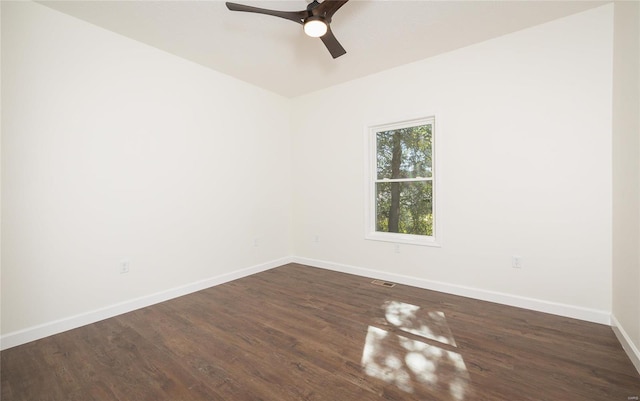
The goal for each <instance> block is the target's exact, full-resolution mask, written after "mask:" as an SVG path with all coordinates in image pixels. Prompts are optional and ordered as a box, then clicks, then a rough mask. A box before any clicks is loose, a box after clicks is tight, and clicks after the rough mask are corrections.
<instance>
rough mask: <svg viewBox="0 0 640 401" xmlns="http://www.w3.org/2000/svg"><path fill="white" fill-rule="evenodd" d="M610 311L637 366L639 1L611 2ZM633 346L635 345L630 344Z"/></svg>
mask: <svg viewBox="0 0 640 401" xmlns="http://www.w3.org/2000/svg"><path fill="white" fill-rule="evenodd" d="M613 67H614V70H613V72H614V74H613V77H614V79H613V305H612V307H613V309H612V310H613V316H614V323H615V324H616V326H617V329H618V330H619V331H617V334H618V336H619V337H620V338H621V342H622V343H623V345H625V346H626V347H627V348H628V352H629V353H630V354H631V355H634V354H635V358H632V360H634V362H635V363H636V367H637V368H638V371H640V351H638V350H640V291H638V289H639V288H640V251H639V249H640V215H639V213H640V5H639V3H637V2H617V3H616V4H615V31H614V52H613ZM634 348H635V349H634Z"/></svg>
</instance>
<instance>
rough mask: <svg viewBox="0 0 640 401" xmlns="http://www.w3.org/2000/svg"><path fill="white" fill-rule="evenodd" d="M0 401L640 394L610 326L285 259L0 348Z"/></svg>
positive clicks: (535, 399) (561, 400)
mask: <svg viewBox="0 0 640 401" xmlns="http://www.w3.org/2000/svg"><path fill="white" fill-rule="evenodd" d="M1 360H2V366H1V369H2V370H1V376H2V380H1V385H2V392H1V395H2V401H17V400H25V401H39V400H65V401H67V400H78V401H80V400H81V401H91V400H100V401H104V400H136V401H138V400H149V401H159V400H167V401H188V400H194V401H196V400H198V401H199V400H207V401H210V400H227V401H234V400H251V401H257V400H274V401H276V400H277V401H288V400H296V401H298V400H331V401H334V400H338V401H351V400H358V401H361V400H500V401H503V400H532V401H542V400H549V401H565V400H567V401H568V400H603V401H604V400H607V401H617V400H620V401H627V400H633V399H637V398H634V397H636V396H640V375H638V373H637V371H636V370H635V369H634V367H633V365H632V364H631V361H630V360H629V359H628V357H627V356H626V355H625V353H624V351H623V350H622V348H621V346H620V344H619V343H618V341H617V339H616V337H615V335H614V334H613V332H612V330H611V328H610V327H608V326H604V325H598V324H593V323H587V322H583V321H579V320H574V319H569V318H563V317H558V316H553V315H548V314H543V313H539V312H533V311H528V310H524V309H518V308H512V307H507V306H503V305H498V304H493V303H488V302H482V301H477V300H473V299H469V298H463V297H457V296H453V295H447V294H443V293H438V292H433V291H427V290H422V289H418V288H414V287H409V286H403V285H396V286H395V287H393V288H386V287H381V286H376V285H373V284H371V279H367V278H362V277H357V276H352V275H347V274H341V273H336V272H330V271H325V270H321V269H315V268H311V267H306V266H301V265H295V264H292V265H287V266H282V267H279V268H276V269H273V270H269V271H266V272H263V273H260V274H256V275H254V276H250V277H246V278H243V279H240V280H236V281H233V282H230V283H227V284H223V285H220V286H217V287H214V288H210V289H207V290H204V291H200V292H198V293H195V294H191V295H187V296H184V297H181V298H178V299H174V300H171V301H168V302H164V303H162V304H158V305H154V306H151V307H148V308H144V309H141V310H138V311H134V312H131V313H127V314H125V315H121V316H118V317H115V318H111V319H108V320H104V321H101V322H98V323H95V324H91V325H88V326H85V327H82V328H79V329H75V330H72V331H68V332H66V333H62V334H59V335H55V336H51V337H48V338H44V339H42V340H38V341H35V342H32V343H29V344H25V345H22V346H18V347H14V348H11V349H8V350H5V351H2V353H1Z"/></svg>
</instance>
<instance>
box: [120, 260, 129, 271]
mask: <svg viewBox="0 0 640 401" xmlns="http://www.w3.org/2000/svg"><path fill="white" fill-rule="evenodd" d="M130 264H131V262H129V261H128V260H123V261H121V262H120V274H125V273H129V267H130V266H129V265H130Z"/></svg>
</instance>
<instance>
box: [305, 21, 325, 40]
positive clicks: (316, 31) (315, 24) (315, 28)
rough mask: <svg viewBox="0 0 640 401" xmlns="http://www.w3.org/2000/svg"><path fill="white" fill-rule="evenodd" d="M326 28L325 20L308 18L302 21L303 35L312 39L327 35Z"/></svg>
mask: <svg viewBox="0 0 640 401" xmlns="http://www.w3.org/2000/svg"><path fill="white" fill-rule="evenodd" d="M327 30H328V26H327V23H326V22H325V20H324V19H323V18H321V17H318V16H313V17H309V18H307V19H306V20H305V21H304V33H306V34H307V35H308V36H311V37H312V38H319V37H321V36H324V34H325V33H327Z"/></svg>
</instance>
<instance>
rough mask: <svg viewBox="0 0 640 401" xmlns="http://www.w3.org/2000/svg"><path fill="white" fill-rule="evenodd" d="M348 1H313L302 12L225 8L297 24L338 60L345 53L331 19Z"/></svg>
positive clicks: (256, 8)
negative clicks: (333, 30)
mask: <svg viewBox="0 0 640 401" xmlns="http://www.w3.org/2000/svg"><path fill="white" fill-rule="evenodd" d="M347 1H349V0H324V1H323V2H322V3H319V2H318V0H313V1H312V2H311V3H309V5H308V6H307V9H306V10H302V11H278V10H268V9H266V8H259V7H252V6H246V5H243V4H237V3H230V2H226V5H227V8H228V9H229V10H231V11H246V12H250V13H258V14H266V15H273V16H274V17H280V18H284V19H288V20H289V21H293V22H297V23H298V24H301V25H302V26H303V27H304V32H305V33H306V34H307V35H309V36H311V37H314V38H320V40H322V43H324V45H325V46H326V47H327V49H328V50H329V53H331V56H332V57H333V58H338V57H340V56H342V55H343V54H345V53H346V52H347V51H346V50H345V49H344V47H342V45H341V44H340V42H338V40H337V39H336V37H335V36H334V35H333V32H331V26H330V24H331V17H333V14H335V12H336V11H338V9H339V8H340V7H342V6H343V5H344V4H345V3H346V2H347Z"/></svg>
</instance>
